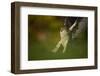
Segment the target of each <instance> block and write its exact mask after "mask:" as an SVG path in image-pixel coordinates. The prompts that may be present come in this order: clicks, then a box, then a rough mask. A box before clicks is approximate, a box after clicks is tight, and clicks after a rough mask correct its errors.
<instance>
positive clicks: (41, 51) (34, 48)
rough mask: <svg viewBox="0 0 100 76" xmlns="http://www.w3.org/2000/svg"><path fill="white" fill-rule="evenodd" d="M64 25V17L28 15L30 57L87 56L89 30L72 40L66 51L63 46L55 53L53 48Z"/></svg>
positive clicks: (71, 57)
mask: <svg viewBox="0 0 100 76" xmlns="http://www.w3.org/2000/svg"><path fill="white" fill-rule="evenodd" d="M61 26H63V17H56V16H36V15H29V16H28V59H29V60H50V59H79V58H87V57H88V51H87V32H86V31H85V32H82V33H81V34H80V35H79V37H78V38H76V39H73V40H70V41H69V43H68V46H67V48H66V52H65V53H62V49H63V47H62V46H61V47H60V48H59V51H58V52H56V53H53V52H52V51H51V50H52V49H53V48H54V47H55V46H56V44H57V42H58V41H59V40H60V36H59V31H60V27H61Z"/></svg>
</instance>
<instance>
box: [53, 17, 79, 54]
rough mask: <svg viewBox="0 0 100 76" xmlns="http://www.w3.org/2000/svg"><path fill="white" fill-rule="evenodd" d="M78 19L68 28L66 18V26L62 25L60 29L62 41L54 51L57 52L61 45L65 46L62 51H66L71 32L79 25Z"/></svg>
mask: <svg viewBox="0 0 100 76" xmlns="http://www.w3.org/2000/svg"><path fill="white" fill-rule="evenodd" d="M77 21H78V19H76V20H75V22H74V23H73V24H72V25H71V26H70V27H69V28H68V29H66V18H65V20H64V27H61V29H60V41H59V42H58V43H57V45H56V46H55V48H54V49H53V50H52V52H54V53H56V52H57V51H58V49H59V48H60V46H61V45H62V46H63V50H62V52H63V53H64V52H65V51H66V47H67V44H68V41H69V38H70V37H69V34H70V32H72V31H73V29H74V28H75V27H76V26H77Z"/></svg>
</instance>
